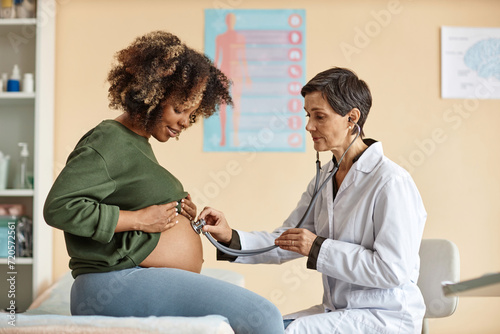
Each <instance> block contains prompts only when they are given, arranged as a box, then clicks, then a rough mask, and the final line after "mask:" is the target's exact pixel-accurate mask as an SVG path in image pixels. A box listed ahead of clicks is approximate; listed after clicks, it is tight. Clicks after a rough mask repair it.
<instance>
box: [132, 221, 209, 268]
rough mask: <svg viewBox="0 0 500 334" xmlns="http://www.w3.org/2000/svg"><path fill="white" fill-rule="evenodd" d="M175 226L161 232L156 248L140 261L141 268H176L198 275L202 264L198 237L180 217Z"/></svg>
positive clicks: (187, 222)
mask: <svg viewBox="0 0 500 334" xmlns="http://www.w3.org/2000/svg"><path fill="white" fill-rule="evenodd" d="M176 219H177V220H178V221H179V223H178V224H177V225H175V226H174V227H172V228H171V229H168V230H166V231H165V232H162V234H161V235H160V240H159V241H158V244H157V245H156V248H155V249H154V250H153V251H152V252H151V254H149V255H148V257H147V258H146V259H145V260H144V261H142V263H141V266H142V267H167V268H177V269H183V270H188V271H192V272H195V273H199V272H200V271H201V266H202V264H203V248H202V244H201V239H200V236H199V235H198V234H197V233H196V232H195V231H194V230H193V228H192V227H191V223H190V222H189V220H188V219H187V218H186V217H184V216H181V215H178V216H177V217H176Z"/></svg>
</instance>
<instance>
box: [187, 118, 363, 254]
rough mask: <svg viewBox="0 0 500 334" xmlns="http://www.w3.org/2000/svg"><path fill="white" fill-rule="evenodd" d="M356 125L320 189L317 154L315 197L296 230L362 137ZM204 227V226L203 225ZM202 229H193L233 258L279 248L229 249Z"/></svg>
mask: <svg viewBox="0 0 500 334" xmlns="http://www.w3.org/2000/svg"><path fill="white" fill-rule="evenodd" d="M354 125H355V126H356V128H357V130H358V133H357V134H356V137H355V138H354V139H353V140H352V141H351V143H350V144H349V146H348V147H347V149H346V150H345V152H344V154H342V156H341V157H340V160H339V162H338V163H337V162H334V167H333V169H332V170H331V171H330V175H328V177H327V178H326V179H325V181H323V183H322V184H321V186H320V187H319V189H318V185H319V175H320V171H321V163H320V161H319V153H318V152H316V181H315V185H314V192H313V196H312V199H311V202H310V203H309V206H308V207H307V209H306V212H304V215H303V216H302V218H301V219H300V220H299V222H298V223H297V225H296V226H295V228H300V227H301V226H302V224H304V222H305V220H306V219H307V217H308V216H309V214H310V213H311V210H312V208H313V207H314V205H315V203H316V200H317V199H318V197H319V194H320V193H321V191H322V190H323V188H324V187H325V186H326V184H327V183H328V182H329V181H330V180H331V179H332V177H333V176H334V175H335V173H336V172H337V170H338V169H339V165H340V164H341V163H342V160H344V156H345V155H346V153H347V151H349V149H350V148H351V146H352V145H353V144H354V142H355V141H356V140H357V139H358V137H359V136H360V134H361V128H360V127H359V125H358V124H356V123H354ZM202 225H204V224H202ZM202 227H203V226H201V227H199V229H197V228H195V227H194V226H193V228H194V229H195V231H197V232H198V233H199V231H201V232H202V233H203V234H204V235H205V236H206V237H207V238H208V240H209V241H210V242H211V243H212V244H213V245H214V246H215V247H216V248H217V249H218V250H220V251H221V252H223V253H226V254H228V255H231V256H236V257H238V256H252V255H258V254H262V253H266V252H269V251H271V250H273V249H275V248H277V247H278V246H277V245H272V246H269V247H264V248H257V249H247V250H243V249H232V248H229V247H227V246H224V245H223V244H221V243H220V242H218V241H217V240H215V239H214V237H213V236H212V235H211V234H210V232H205V231H203V230H202Z"/></svg>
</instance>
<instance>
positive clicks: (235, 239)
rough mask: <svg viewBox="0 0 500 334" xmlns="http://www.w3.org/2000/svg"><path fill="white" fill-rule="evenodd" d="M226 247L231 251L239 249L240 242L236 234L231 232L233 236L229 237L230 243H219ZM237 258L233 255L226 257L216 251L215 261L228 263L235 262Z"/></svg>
mask: <svg viewBox="0 0 500 334" xmlns="http://www.w3.org/2000/svg"><path fill="white" fill-rule="evenodd" d="M221 244H223V245H224V246H226V247H229V248H231V249H241V242H240V235H239V234H238V232H236V231H235V230H233V235H232V236H231V241H230V242H229V243H225V242H221ZM236 258H237V256H233V255H228V254H226V253H224V252H221V251H220V250H218V249H217V261H230V262H233V261H235V260H236Z"/></svg>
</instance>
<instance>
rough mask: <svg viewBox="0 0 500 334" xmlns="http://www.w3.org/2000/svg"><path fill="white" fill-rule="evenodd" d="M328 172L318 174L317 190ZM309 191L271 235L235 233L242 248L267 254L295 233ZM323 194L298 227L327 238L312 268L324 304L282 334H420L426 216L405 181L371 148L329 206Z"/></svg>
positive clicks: (281, 255)
mask: <svg viewBox="0 0 500 334" xmlns="http://www.w3.org/2000/svg"><path fill="white" fill-rule="evenodd" d="M332 166H333V165H332V162H330V163H329V164H327V165H326V166H324V167H323V169H322V172H321V176H320V178H321V181H320V182H323V180H324V179H325V178H326V177H327V176H328V171H330V170H331V169H332ZM314 183H315V180H314V179H313V180H312V181H311V182H310V183H309V185H308V187H307V190H306V192H304V193H303V194H302V197H301V199H300V201H299V203H298V205H297V207H296V208H295V210H294V211H293V212H292V213H291V214H290V216H289V217H288V219H287V220H286V221H285V222H284V223H283V225H282V226H281V227H280V228H278V229H276V230H275V231H274V232H273V233H267V232H243V231H238V234H239V236H240V240H241V248H242V249H253V248H260V247H265V246H268V245H270V244H273V242H274V239H275V238H276V237H277V236H279V235H280V234H281V233H282V232H283V231H284V230H286V229H288V228H290V227H294V226H295V225H296V224H297V222H298V221H299V220H300V218H301V217H302V215H303V213H304V212H305V210H306V208H307V206H308V205H309V203H310V200H311V197H312V193H313V190H314ZM320 184H321V183H320ZM325 188H326V189H323V191H322V193H321V194H320V195H319V198H318V200H317V203H316V205H315V208H314V210H313V213H312V214H311V215H310V217H309V218H308V219H307V220H306V221H305V223H304V225H303V226H302V227H303V228H306V229H308V230H310V231H312V232H313V233H315V234H317V235H319V236H322V237H325V238H327V239H326V240H325V241H324V242H323V244H322V246H321V249H320V252H319V255H318V260H317V270H318V271H319V272H321V273H322V274H323V288H324V294H323V303H322V304H321V305H316V306H314V307H312V308H310V309H308V310H304V311H300V312H298V313H295V314H291V315H288V316H285V318H291V319H296V320H295V321H294V322H292V323H291V324H290V325H289V326H288V328H287V330H286V333H293V334H299V333H300V334H306V333H348V334H350V333H391V334H392V333H401V334H403V333H404V334H408V333H420V332H421V326H422V318H423V316H424V313H425V304H424V300H423V297H422V294H421V293H420V290H419V288H418V287H417V279H418V274H419V267H420V260H419V256H418V250H419V247H420V241H421V238H422V233H423V229H424V224H425V220H426V217H427V214H426V212H425V209H424V206H423V203H422V200H421V197H420V194H419V192H418V190H417V187H416V186H415V183H414V182H413V180H412V178H411V176H410V175H409V174H408V172H406V170H404V169H403V168H401V167H399V166H398V165H396V164H395V163H393V162H392V161H390V160H389V159H388V158H387V157H385V156H384V154H383V149H382V144H381V143H379V142H376V143H374V144H372V145H371V146H370V147H369V148H368V149H367V150H366V151H365V152H364V153H363V154H362V155H361V157H360V158H359V160H358V161H356V162H355V163H354V164H353V166H352V167H351V169H350V170H349V172H348V173H347V175H346V176H345V178H344V180H343V182H342V184H341V186H340V189H339V190H338V192H337V195H336V197H335V200H333V193H332V191H333V189H332V183H331V182H329V184H327V186H326V187H325ZM300 256H301V255H299V254H297V253H294V252H290V251H284V250H281V249H275V250H273V251H271V252H268V253H264V254H261V255H256V256H248V257H238V258H237V259H236V262H238V263H283V262H285V261H288V260H291V259H295V258H297V257H300Z"/></svg>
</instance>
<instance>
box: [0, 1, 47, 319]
mask: <svg viewBox="0 0 500 334" xmlns="http://www.w3.org/2000/svg"><path fill="white" fill-rule="evenodd" d="M55 8H56V4H55V0H38V1H37V14H36V18H34V19H0V54H1V58H0V73H8V74H9V76H10V74H11V72H12V68H13V67H14V65H15V64H18V65H19V68H20V70H21V78H22V75H23V73H34V79H35V92H34V93H24V92H1V93H0V151H2V152H3V153H4V154H7V155H10V157H11V161H10V171H9V177H8V189H5V190H0V203H6V204H15V203H20V204H23V206H24V208H25V214H27V215H28V216H30V217H31V218H32V221H33V257H32V258H16V270H17V276H16V298H19V300H16V306H17V307H18V311H23V310H24V309H25V308H26V307H27V306H29V304H30V303H31V301H32V300H33V299H34V298H35V297H36V296H37V295H38V294H39V293H40V292H42V291H43V290H44V289H45V288H47V287H48V286H49V285H50V284H51V282H52V249H53V244H52V229H51V228H50V227H49V226H48V225H47V224H46V223H45V221H44V219H43V204H44V201H45V198H46V196H47V193H48V192H49V190H50V187H51V186H52V182H53V160H54V154H53V151H54V125H53V124H54V68H55ZM18 142H27V143H28V145H29V151H30V161H29V167H30V169H31V171H32V172H33V177H34V186H33V189H28V190H24V189H12V188H13V186H14V182H13V181H14V177H15V174H16V173H15V171H16V166H17V162H18V157H19V153H20V148H19V147H18V145H17V143H18ZM7 272H8V270H7V261H6V259H1V260H0V278H2V280H3V281H5V279H3V278H4V276H6V275H7ZM2 280H0V289H1V290H0V309H4V308H5V307H7V306H8V305H7V304H6V302H10V300H9V299H7V291H4V290H5V289H6V286H5V282H2ZM2 284H3V285H2ZM17 296H18V297H17Z"/></svg>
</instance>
